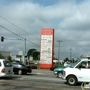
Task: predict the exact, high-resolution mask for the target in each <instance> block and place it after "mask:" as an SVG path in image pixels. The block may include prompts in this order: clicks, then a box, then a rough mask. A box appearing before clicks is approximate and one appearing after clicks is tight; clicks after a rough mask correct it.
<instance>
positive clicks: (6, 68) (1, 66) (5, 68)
mask: <svg viewBox="0 0 90 90" xmlns="http://www.w3.org/2000/svg"><path fill="white" fill-rule="evenodd" d="M13 74H14V73H13V66H12V64H11V63H10V62H9V61H8V60H5V59H0V77H10V76H12V75H13Z"/></svg>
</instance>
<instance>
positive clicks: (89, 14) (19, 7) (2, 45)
mask: <svg viewBox="0 0 90 90" xmlns="http://www.w3.org/2000/svg"><path fill="white" fill-rule="evenodd" d="M2 26H3V27H2ZM42 28H54V30H55V39H54V40H55V41H54V42H55V43H54V44H55V45H54V51H55V57H57V58H58V42H57V41H58V40H61V41H62V42H60V59H65V58H66V57H68V58H70V50H71V52H72V58H75V57H80V56H81V55H90V0H0V37H1V36H4V37H5V38H7V39H5V40H4V42H0V51H10V52H12V53H13V54H17V53H18V51H21V50H25V41H21V40H9V39H11V38H17V39H19V38H26V39H27V40H28V41H27V43H26V48H27V50H26V51H28V50H29V49H32V48H35V49H37V50H38V51H40V32H41V29H42Z"/></svg>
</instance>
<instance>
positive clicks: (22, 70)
mask: <svg viewBox="0 0 90 90" xmlns="http://www.w3.org/2000/svg"><path fill="white" fill-rule="evenodd" d="M12 65H13V72H14V74H19V75H21V74H27V73H31V72H32V69H31V66H29V65H24V64H23V63H21V62H19V61H13V62H12Z"/></svg>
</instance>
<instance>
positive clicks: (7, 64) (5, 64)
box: [3, 61, 12, 67]
mask: <svg viewBox="0 0 90 90" xmlns="http://www.w3.org/2000/svg"><path fill="white" fill-rule="evenodd" d="M3 63H4V66H5V67H11V66H12V64H11V63H10V62H9V61H3Z"/></svg>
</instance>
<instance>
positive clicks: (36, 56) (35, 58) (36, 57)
mask: <svg viewBox="0 0 90 90" xmlns="http://www.w3.org/2000/svg"><path fill="white" fill-rule="evenodd" d="M39 57H40V52H39V51H37V52H34V54H33V59H34V60H38V59H39Z"/></svg>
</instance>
